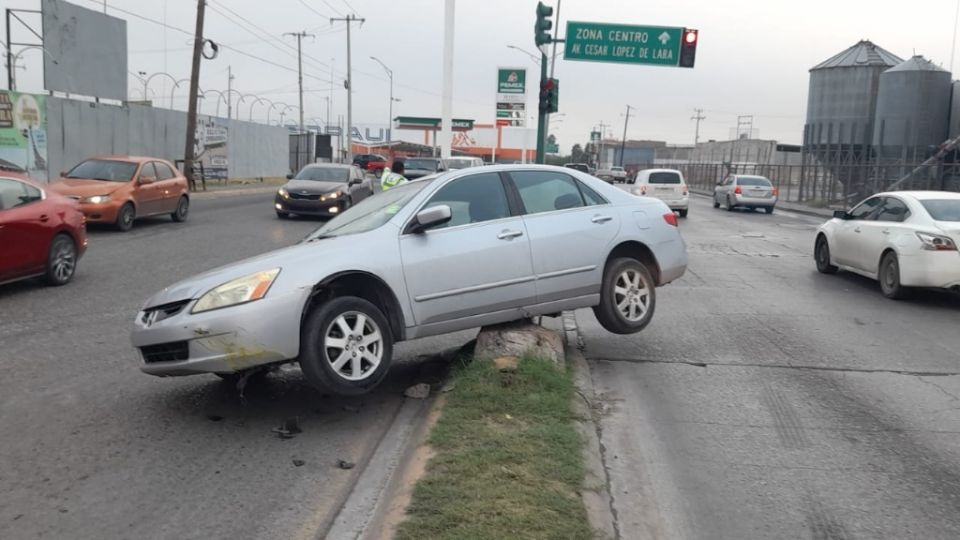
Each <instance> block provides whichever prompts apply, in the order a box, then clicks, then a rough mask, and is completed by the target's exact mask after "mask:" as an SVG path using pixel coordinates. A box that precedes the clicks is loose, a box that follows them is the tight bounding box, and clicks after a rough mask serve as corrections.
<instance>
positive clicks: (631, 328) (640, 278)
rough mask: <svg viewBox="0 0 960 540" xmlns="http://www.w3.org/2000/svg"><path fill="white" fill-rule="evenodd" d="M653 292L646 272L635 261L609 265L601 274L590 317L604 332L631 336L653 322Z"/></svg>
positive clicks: (650, 279)
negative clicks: (596, 303) (599, 289)
mask: <svg viewBox="0 0 960 540" xmlns="http://www.w3.org/2000/svg"><path fill="white" fill-rule="evenodd" d="M656 304H657V290H656V285H655V284H654V282H653V277H652V276H651V275H650V271H649V270H648V269H647V267H646V266H644V264H643V263H641V262H640V261H638V260H636V259H630V258H621V259H615V260H613V261H611V262H610V263H609V264H608V265H607V268H606V269H605V270H604V272H603V285H602V288H601V291H600V304H599V305H598V306H596V307H594V308H593V313H594V315H595V316H596V317H597V320H598V321H599V322H600V325H601V326H603V327H604V328H605V329H606V330H607V331H608V332H612V333H614V334H634V333H637V332H639V331H641V330H643V329H644V328H645V327H646V326H647V325H648V324H650V321H651V320H652V319H653V312H654V308H655V307H656Z"/></svg>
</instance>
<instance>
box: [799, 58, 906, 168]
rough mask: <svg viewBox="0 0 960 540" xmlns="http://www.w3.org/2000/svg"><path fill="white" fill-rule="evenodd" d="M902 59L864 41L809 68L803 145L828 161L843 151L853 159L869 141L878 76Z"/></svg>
mask: <svg viewBox="0 0 960 540" xmlns="http://www.w3.org/2000/svg"><path fill="white" fill-rule="evenodd" d="M902 62H903V60H902V59H901V58H899V57H898V56H896V55H895V54H892V53H890V52H888V51H886V50H884V49H883V48H881V47H878V46H877V45H875V44H873V43H872V42H870V41H867V40H863V41H860V42H859V43H857V44H856V45H853V46H852V47H850V48H848V49H846V50H845V51H843V52H841V53H839V54H837V55H835V56H833V57H831V58H830V59H828V60H826V61H824V62H821V63H820V64H818V65H816V66H814V67H813V68H811V69H810V92H809V95H808V98H807V123H806V126H805V128H804V145H805V146H806V147H807V149H808V150H810V151H812V152H813V153H814V154H816V155H817V156H818V157H821V158H822V159H825V160H826V159H829V160H830V161H833V158H832V156H833V154H835V153H837V152H843V153H845V154H851V155H849V156H847V157H849V158H852V159H853V160H854V161H857V160H858V158H862V157H863V156H864V154H865V150H866V148H867V147H869V145H870V144H871V143H872V142H873V129H874V126H873V120H874V117H875V113H876V106H877V93H878V89H879V84H880V75H881V74H882V73H883V72H884V71H886V70H888V69H889V68H891V67H893V66H896V65H898V64H900V63H902Z"/></svg>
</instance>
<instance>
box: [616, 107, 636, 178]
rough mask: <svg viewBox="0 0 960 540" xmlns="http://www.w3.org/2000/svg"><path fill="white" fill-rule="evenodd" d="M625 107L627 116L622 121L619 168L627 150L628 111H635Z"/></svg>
mask: <svg viewBox="0 0 960 540" xmlns="http://www.w3.org/2000/svg"><path fill="white" fill-rule="evenodd" d="M635 108H636V107H631V106H630V105H627V116H626V118H624V119H623V140H622V141H620V166H621V167H623V154H624V152H626V150H627V123H629V122H630V109H635Z"/></svg>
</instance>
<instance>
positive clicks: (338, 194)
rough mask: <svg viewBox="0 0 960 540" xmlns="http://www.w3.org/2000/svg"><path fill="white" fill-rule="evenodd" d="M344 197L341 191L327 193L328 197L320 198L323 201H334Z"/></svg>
mask: <svg viewBox="0 0 960 540" xmlns="http://www.w3.org/2000/svg"><path fill="white" fill-rule="evenodd" d="M340 195H342V193H340V192H339V191H334V192H333V193H327V194H326V195H324V196H322V197H320V200H321V201H332V200H334V199H336V198H337V197H339V196H340Z"/></svg>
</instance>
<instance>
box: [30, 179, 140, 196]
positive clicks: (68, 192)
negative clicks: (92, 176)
mask: <svg viewBox="0 0 960 540" xmlns="http://www.w3.org/2000/svg"><path fill="white" fill-rule="evenodd" d="M126 184H127V183H126V182H107V181H105V180H86V179H83V178H64V179H62V180H60V181H59V182H56V183H54V184H50V188H49V189H50V191H53V192H54V193H58V194H60V195H65V196H67V197H93V196H95V195H109V194H111V193H113V192H114V191H116V190H118V189H120V188H121V187H123V186H125V185H126Z"/></svg>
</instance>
